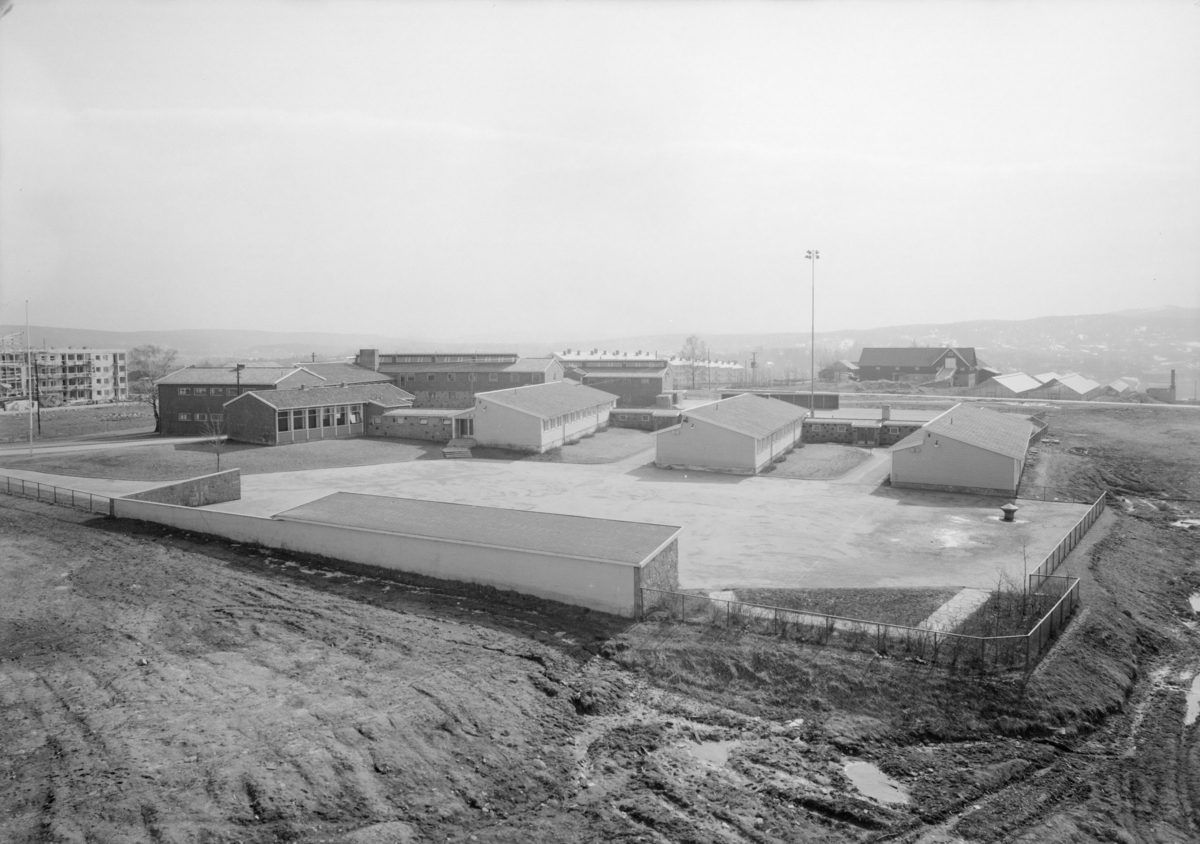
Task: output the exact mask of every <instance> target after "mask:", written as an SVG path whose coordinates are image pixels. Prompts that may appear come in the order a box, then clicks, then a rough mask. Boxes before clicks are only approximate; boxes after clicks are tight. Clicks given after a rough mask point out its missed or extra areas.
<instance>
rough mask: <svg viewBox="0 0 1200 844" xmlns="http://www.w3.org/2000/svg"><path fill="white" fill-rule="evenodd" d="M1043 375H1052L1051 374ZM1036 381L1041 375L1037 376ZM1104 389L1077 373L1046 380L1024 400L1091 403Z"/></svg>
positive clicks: (1026, 395)
mask: <svg viewBox="0 0 1200 844" xmlns="http://www.w3.org/2000/svg"><path fill="white" fill-rule="evenodd" d="M1044 375H1054V373H1053V372H1047V373H1044ZM1037 377H1038V379H1041V378H1042V375H1039V376H1037ZM1103 391H1104V388H1103V387H1102V386H1100V385H1099V384H1097V383H1096V382H1095V381H1093V380H1092V379H1090V378H1084V377H1083V376H1082V375H1079V374H1078V373H1074V372H1072V373H1071V374H1070V375H1059V376H1057V377H1054V378H1048V379H1047V380H1046V381H1044V382H1043V383H1042V385H1041V386H1040V387H1038V388H1037V389H1036V390H1030V391H1029V392H1028V393H1026V394H1025V398H1030V399H1049V400H1050V401H1091V400H1092V399H1094V398H1096V396H1098V395H1100V393H1102V392H1103Z"/></svg>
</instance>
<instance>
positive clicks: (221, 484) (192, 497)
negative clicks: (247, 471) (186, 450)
mask: <svg viewBox="0 0 1200 844" xmlns="http://www.w3.org/2000/svg"><path fill="white" fill-rule="evenodd" d="M122 497H123V498H126V499H128V500H130V501H153V502H155V503H157V504H176V505H179V506H181V507H204V506H205V505H208V504H220V503H221V502H223V501H237V500H239V499H240V498H241V497H242V471H241V469H227V470H226V471H224V472H217V473H216V474H213V475H204V476H202V477H199V478H190V479H189V480H186V481H179V482H178V483H173V484H166V485H164V486H159V487H155V488H154V489H147V490H144V491H142V492H135V493H132V494H130V495H126V496H122Z"/></svg>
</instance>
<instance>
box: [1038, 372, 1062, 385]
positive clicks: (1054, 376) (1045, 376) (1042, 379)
mask: <svg viewBox="0 0 1200 844" xmlns="http://www.w3.org/2000/svg"><path fill="white" fill-rule="evenodd" d="M1033 377H1034V378H1036V379H1037V380H1038V382H1039V383H1042V384H1049V383H1050V382H1051V381H1057V380H1058V379H1059V378H1062V376H1061V375H1059V374H1058V373H1057V372H1043V373H1042V374H1041V375H1035V376H1033Z"/></svg>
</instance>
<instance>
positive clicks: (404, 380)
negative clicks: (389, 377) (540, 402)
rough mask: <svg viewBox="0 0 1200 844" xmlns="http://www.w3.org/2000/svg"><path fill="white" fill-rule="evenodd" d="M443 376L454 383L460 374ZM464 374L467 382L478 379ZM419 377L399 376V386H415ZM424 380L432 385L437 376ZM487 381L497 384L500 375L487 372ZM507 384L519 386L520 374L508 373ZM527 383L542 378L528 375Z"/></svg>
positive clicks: (538, 382)
mask: <svg viewBox="0 0 1200 844" xmlns="http://www.w3.org/2000/svg"><path fill="white" fill-rule="evenodd" d="M444 374H445V376H446V380H447V381H450V382H454V381H455V380H457V379H456V377H455V376H457V375H459V374H461V373H457V372H447V373H444ZM465 374H466V376H467V380H468V381H477V380H479V379H478V373H475V372H468V373H465ZM420 377H421V376H420V375H401V376H400V383H401V384H415V383H417V381H418V380H419V379H420ZM425 380H426V381H427V382H429V383H433V382H434V381H436V380H437V375H436V374H433V373H431V374H429V375H426V376H425ZM487 380H488V381H489V382H491V383H493V384H496V383H499V381H500V373H498V372H489V373H488V379H487ZM508 383H510V384H520V383H521V374H520V373H519V372H510V373H509V374H508ZM529 383H531V384H540V383H542V376H541V375H540V374H538V373H532V374H530V375H529Z"/></svg>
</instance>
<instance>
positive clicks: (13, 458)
mask: <svg viewBox="0 0 1200 844" xmlns="http://www.w3.org/2000/svg"><path fill="white" fill-rule="evenodd" d="M442 445H443V444H442V443H431V442H424V441H419V440H397V439H391V438H387V439H384V438H382V437H380V438H376V437H357V438H354V439H346V440H320V441H317V442H309V443H295V444H292V445H279V446H264V445H248V444H245V443H228V444H226V446H225V447H224V449H223V450H222V452H221V469H222V470H225V469H241V470H242V474H244V475H260V474H266V473H269V472H296V471H302V470H305V469H338V468H342V467H346V466H375V465H380V464H385V463H407V462H409V461H412V460H433V459H437V460H440V459H442V453H441V450H442ZM0 465H3V466H6V467H10V468H13V469H26V470H28V471H31V472H48V473H50V474H54V475H69V476H74V477H81V478H113V479H120V480H133V481H170V480H179V479H183V478H194V477H196V476H198V475H205V474H209V473H210V472H215V471H216V470H217V458H216V456H215V455H214V454H213V450H212V445H211V444H209V443H186V444H182V445H151V446H139V447H136V448H111V449H102V450H98V451H87V452H82V453H73V454H48V455H42V456H35V457H33V458H30V457H20V456H19V455H18V454H12V455H6V456H4V457H3V458H2V459H0Z"/></svg>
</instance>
